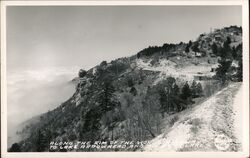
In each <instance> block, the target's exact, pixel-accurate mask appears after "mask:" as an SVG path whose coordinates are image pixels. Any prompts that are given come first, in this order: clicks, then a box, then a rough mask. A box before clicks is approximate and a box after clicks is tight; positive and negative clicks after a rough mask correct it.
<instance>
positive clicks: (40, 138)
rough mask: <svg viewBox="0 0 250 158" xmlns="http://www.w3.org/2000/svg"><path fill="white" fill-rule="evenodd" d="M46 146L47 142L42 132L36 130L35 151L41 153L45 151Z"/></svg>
mask: <svg viewBox="0 0 250 158" xmlns="http://www.w3.org/2000/svg"><path fill="white" fill-rule="evenodd" d="M47 146H48V141H47V139H46V136H45V134H44V131H41V130H40V129H39V130H38V134H37V141H36V151H38V152H42V151H45V150H46V148H47Z"/></svg>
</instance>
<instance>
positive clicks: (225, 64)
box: [216, 59, 232, 84]
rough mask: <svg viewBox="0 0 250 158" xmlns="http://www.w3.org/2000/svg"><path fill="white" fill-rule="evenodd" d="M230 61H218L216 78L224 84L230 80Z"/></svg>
mask: <svg viewBox="0 0 250 158" xmlns="http://www.w3.org/2000/svg"><path fill="white" fill-rule="evenodd" d="M231 64H232V61H231V60H227V59H221V60H219V66H218V68H216V77H217V78H218V79H219V80H220V81H221V83H222V84H224V83H225V82H226V81H227V80H229V79H230V74H229V70H230V67H231Z"/></svg>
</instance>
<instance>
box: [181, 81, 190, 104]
mask: <svg viewBox="0 0 250 158" xmlns="http://www.w3.org/2000/svg"><path fill="white" fill-rule="evenodd" d="M191 96H192V92H191V90H190V88H189V85H188V82H186V83H185V85H184V86H183V88H182V93H181V98H182V99H183V100H187V99H188V98H190V97H191Z"/></svg>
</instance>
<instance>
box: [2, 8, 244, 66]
mask: <svg viewBox="0 0 250 158" xmlns="http://www.w3.org/2000/svg"><path fill="white" fill-rule="evenodd" d="M241 11H242V10H241V6H115V7H112V6H105V7H104V6H85V7H84V6H82V7H80V6H75V7H74V6H59V7H58V6H57V7H56V6H36V7H28V6H17V7H15V6H9V7H7V69H8V70H15V69H22V68H23V69H31V68H32V69H35V68H38V69H39V68H43V67H48V68H50V67H69V68H70V67H80V68H84V69H86V70H88V69H90V68H92V67H94V66H96V65H97V64H99V63H100V62H101V61H103V60H107V61H111V60H113V59H116V58H119V57H126V56H131V55H134V54H136V53H137V52H139V51H140V50H142V49H144V48H146V47H148V46H154V45H158V46H161V45H163V44H164V43H179V42H181V41H182V42H188V41H189V40H194V39H195V38H197V37H198V36H199V35H200V34H201V33H204V32H209V31H210V28H223V27H227V26H230V25H237V26H241V25H242V15H241V14H242V13H241Z"/></svg>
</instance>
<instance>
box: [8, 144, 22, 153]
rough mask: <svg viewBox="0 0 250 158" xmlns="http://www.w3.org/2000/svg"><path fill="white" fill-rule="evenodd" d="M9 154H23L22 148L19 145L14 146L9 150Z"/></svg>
mask: <svg viewBox="0 0 250 158" xmlns="http://www.w3.org/2000/svg"><path fill="white" fill-rule="evenodd" d="M9 152H21V147H20V145H19V144H18V143H14V144H12V146H11V147H10V149H9Z"/></svg>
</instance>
